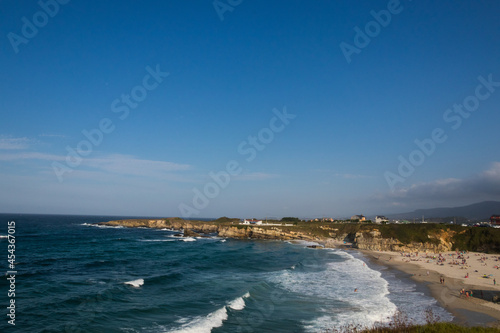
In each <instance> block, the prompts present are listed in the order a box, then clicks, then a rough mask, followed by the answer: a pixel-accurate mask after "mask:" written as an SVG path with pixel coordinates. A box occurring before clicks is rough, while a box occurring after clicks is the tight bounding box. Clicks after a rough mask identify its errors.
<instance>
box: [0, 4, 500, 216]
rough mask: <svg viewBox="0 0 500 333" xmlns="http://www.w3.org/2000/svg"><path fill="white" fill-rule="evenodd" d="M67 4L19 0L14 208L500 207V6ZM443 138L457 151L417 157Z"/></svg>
mask: <svg viewBox="0 0 500 333" xmlns="http://www.w3.org/2000/svg"><path fill="white" fill-rule="evenodd" d="M60 1H61V2H62V3H63V4H61V3H59V2H57V3H56V2H55V0H50V1H48V0H42V3H46V4H47V5H46V6H45V10H44V9H43V8H42V7H41V6H40V5H39V4H38V3H37V2H35V1H2V2H1V6H2V11H1V14H0V16H1V19H0V31H1V34H0V36H1V38H2V42H1V44H0V45H1V49H0V63H1V64H2V66H1V69H2V70H1V77H0V91H1V98H0V112H1V115H2V117H1V121H0V211H1V212H22V213H73V214H116V215H149V216H181V215H184V216H187V215H191V216H193V217H218V216H223V215H226V216H236V217H265V216H274V217H282V216H300V217H313V216H323V215H324V216H333V217H341V216H350V215H353V214H365V215H370V214H389V213H393V212H404V211H409V210H413V209H415V208H430V207H437V206H458V205H462V204H470V203H474V202H478V201H482V200H500V186H499V185H500V154H499V135H498V133H499V130H498V126H499V123H500V112H499V111H500V110H499V106H500V87H499V86H500V83H499V84H496V83H495V82H500V62H499V59H500V20H498V14H499V12H500V3H499V2H498V1H493V0H491V1H481V2H478V1H462V2H458V3H457V2H456V1H451V0H448V1H439V2H435V1H430V0H427V1H409V0H404V1H401V2H399V4H398V2H397V1H394V0H391V1H317V2H311V1H297V0H290V1H261V0H253V1H250V0H244V1H237V0H232V1H227V0H221V1H219V2H217V3H216V4H217V8H215V6H214V2H213V1H210V0H205V1H141V2H139V1H126V0H125V1H77V0H72V1H69V2H68V3H66V4H64V2H65V1H62V0H60ZM55 4H57V5H55ZM230 4H233V5H230ZM388 7H389V10H390V11H389V10H388ZM382 10H385V11H384V12H380V11H382ZM373 12H375V13H380V17H379V20H385V21H381V22H382V24H381V23H376V21H375V18H374V16H373ZM47 13H48V14H47ZM49 14H50V15H49ZM384 14H385V16H384ZM387 14H389V16H388V15H387ZM221 18H223V19H221ZM389 20H390V22H389ZM37 25H38V26H37ZM356 27H358V28H359V29H357V28H356ZM33 28H34V29H35V30H33ZM366 29H368V31H366ZM370 29H371V30H370ZM358 31H362V34H368V35H365V36H362V35H360V34H359V33H358ZM370 36H371V37H370ZM356 37H357V39H356ZM363 37H364V39H363ZM367 38H369V43H367V40H366V39H367ZM363 43H364V44H363ZM365 44H367V45H365ZM342 45H343V46H342ZM346 45H349V49H348V50H351V51H352V50H353V49H354V48H356V52H351V53H350V54H348V56H347V57H346V56H345V52H346V51H345V50H346ZM348 53H349V52H348ZM348 58H349V59H348ZM348 60H349V61H348ZM158 71H159V72H160V74H158V73H157V74H154V75H151V73H154V72H158ZM167 72H168V75H167V74H162V73H167ZM478 77H483V79H484V80H482V81H481V80H478ZM487 81H490V83H489V84H488V83H486V84H485V83H484V82H487ZM491 81H493V83H492V82H491ZM145 86H147V87H148V89H149V90H146V88H145ZM476 94H479V95H478V96H479V97H481V98H478V97H476ZM127 95H128V96H130V95H132V97H130V98H131V100H129V101H128V102H126V98H127ZM134 96H135V97H134ZM134 98H135V99H134ZM465 102H467V103H469V108H471V109H472V110H473V111H470V112H469V111H467V110H465V111H462V114H460V113H458V111H457V110H455V111H454V110H453V106H454V105H455V104H457V105H459V104H462V103H465ZM127 103H128V104H127ZM450 108H451V110H450V111H449V112H448V111H447V110H448V109H450ZM273 110H274V111H273ZM284 110H285V111H284ZM283 112H286V113H288V114H289V116H288V117H289V119H285V120H281V119H280V118H278V117H277V116H276V114H277V113H278V114H281V115H282V116H281V117H283ZM291 115H294V116H295V117H293V116H291ZM292 118H293V119H292ZM103 123H104V124H103ZM100 124H101V126H103V128H102V129H104V130H106V131H107V133H102V137H100V135H99V134H95V133H97V132H96V131H94V132H92V133H94V134H95V136H94V143H91V142H90V141H89V140H88V139H87V138H86V137H85V136H84V134H83V131H92V130H94V129H99V126H100ZM270 124H273V126H271V125H270ZM437 128H441V129H442V133H441V136H439V135H438V137H440V138H441V140H442V137H443V136H446V141H444V142H437V143H436V142H434V143H433V145H434V146H435V147H434V148H433V147H431V146H432V144H431V145H428V146H427V148H428V149H431V150H430V153H428V154H427V155H424V153H422V152H418V151H417V152H416V150H417V149H419V148H418V146H417V145H416V144H415V142H414V141H415V140H430V139H431V138H432V132H433V131H434V130H435V129H437ZM102 129H99V131H101V130H102ZM259 133H260V138H259ZM249 136H251V137H256V138H257V139H256V140H257V142H256V143H255V142H254V143H253V144H252V141H251V139H249ZM260 140H263V141H264V142H263V141H260ZM84 141H86V142H84ZM426 142H429V141H426ZM252 145H253V146H252ZM78 146H79V148H80V149H81V150H77V149H78ZM68 147H71V148H73V149H75V153H74V154H78V156H79V158H81V160H75V159H73V160H71V159H70V160H69V161H70V163H68V161H67V159H69V158H68V154H69V153H68V151H67V148H68ZM85 149H87V150H85ZM428 152H429V151H428ZM254 153H255V154H254ZM412 153H413V155H412ZM400 156H402V158H404V159H405V160H409V159H410V156H412V157H413V160H412V161H413V162H415V164H416V166H414V167H413V168H414V170H413V171H412V172H406V171H407V170H406V171H405V170H403V169H401V168H400V169H401V170H403V172H400V171H401V170H400V171H398V167H399V166H400V164H401V162H400V159H399V157H400ZM422 156H423V157H424V158H423V160H422ZM419 158H420V160H419ZM249 160H250V161H249ZM229 161H234V163H236V164H235V165H233V166H236V167H235V169H234V170H236V171H234V170H233V171H234V172H233V174H232V175H229V178H228V179H229V180H228V184H227V185H226V180H227V179H226V178H227V177H226V178H224V179H223V182H222V180H221V181H220V182H222V183H220V184H219V185H218V184H216V183H215V182H214V181H213V179H212V178H211V177H210V176H209V173H210V172H214V173H220V172H221V171H224V170H226V167H227V164H228V162H229ZM71 162H73V163H71ZM408 163H410V162H408ZM69 170H71V172H70V171H69ZM57 173H58V174H59V176H58V175H57ZM388 177H389V179H390V181H389V182H388V181H387V179H388ZM221 179H222V178H221ZM391 182H392V185H390V183H391ZM197 191H199V193H202V195H201V196H203V197H204V198H200V195H196V194H195V193H198V192H197ZM207 191H208V192H207ZM193 200H194V201H195V202H193ZM186 211H187V212H188V213H186Z"/></svg>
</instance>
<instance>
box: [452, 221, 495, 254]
mask: <svg viewBox="0 0 500 333" xmlns="http://www.w3.org/2000/svg"><path fill="white" fill-rule="evenodd" d="M462 228H463V230H461V231H460V232H458V233H457V234H456V235H455V236H454V237H453V244H454V246H453V247H454V249H457V250H468V251H476V252H485V253H500V229H495V228H481V227H470V228H467V227H462Z"/></svg>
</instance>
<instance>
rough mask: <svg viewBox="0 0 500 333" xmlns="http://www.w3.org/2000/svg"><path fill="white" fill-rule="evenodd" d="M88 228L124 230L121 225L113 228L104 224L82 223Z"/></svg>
mask: <svg viewBox="0 0 500 333" xmlns="http://www.w3.org/2000/svg"><path fill="white" fill-rule="evenodd" d="M81 225H84V226H86V227H96V228H115V229H123V228H124V227H123V226H121V225H117V226H113V225H102V224H94V223H82V224H81Z"/></svg>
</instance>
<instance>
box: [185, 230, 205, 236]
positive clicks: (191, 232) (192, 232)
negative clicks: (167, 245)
mask: <svg viewBox="0 0 500 333" xmlns="http://www.w3.org/2000/svg"><path fill="white" fill-rule="evenodd" d="M184 237H201V235H200V234H199V233H197V232H194V231H193V230H191V229H184Z"/></svg>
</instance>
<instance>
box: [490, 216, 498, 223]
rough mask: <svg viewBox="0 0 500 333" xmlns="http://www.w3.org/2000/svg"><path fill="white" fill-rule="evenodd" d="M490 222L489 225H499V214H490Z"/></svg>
mask: <svg viewBox="0 0 500 333" xmlns="http://www.w3.org/2000/svg"><path fill="white" fill-rule="evenodd" d="M490 223H491V225H500V215H491V217H490Z"/></svg>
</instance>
